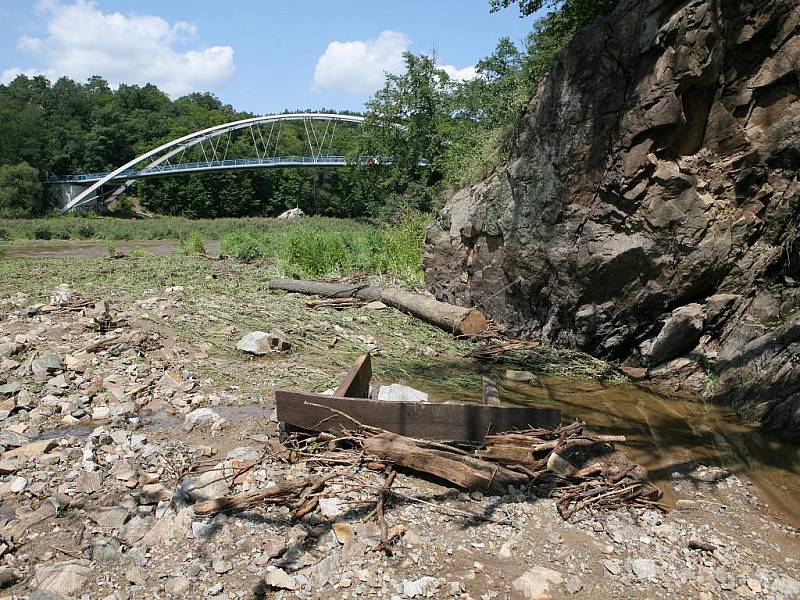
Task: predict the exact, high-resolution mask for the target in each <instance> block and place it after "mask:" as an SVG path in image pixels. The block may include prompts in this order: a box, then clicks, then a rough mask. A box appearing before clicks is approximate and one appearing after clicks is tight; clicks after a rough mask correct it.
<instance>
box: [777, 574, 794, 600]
mask: <svg viewBox="0 0 800 600" xmlns="http://www.w3.org/2000/svg"><path fill="white" fill-rule="evenodd" d="M771 591H772V592H777V593H779V594H783V595H784V596H786V597H788V598H793V597H796V596H798V595H800V581H797V579H794V578H793V577H789V576H788V575H782V576H780V577H778V578H777V579H775V581H773V582H772V590H771Z"/></svg>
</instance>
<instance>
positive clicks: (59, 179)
mask: <svg viewBox="0 0 800 600" xmlns="http://www.w3.org/2000/svg"><path fill="white" fill-rule="evenodd" d="M355 162H356V163H359V164H379V163H380V164H388V163H390V162H391V159H390V158H388V157H361V158H359V159H357V160H356V161H355ZM348 164H352V163H350V162H348V161H347V157H345V156H319V157H316V158H314V157H312V156H273V157H266V158H246V159H237V160H215V161H202V162H194V163H183V164H177V165H155V166H152V167H146V168H144V169H138V170H137V169H128V170H127V171H123V172H122V173H120V174H119V175H117V176H116V177H114V178H113V179H112V180H111V181H125V180H128V179H142V178H145V177H157V176H159V175H167V174H169V175H174V174H179V173H197V172H206V171H229V170H235V169H253V168H262V169H263V168H269V167H276V168H277V167H344V166H347V165H348ZM106 175H108V172H104V173H84V174H80V175H64V176H56V177H53V178H51V179H50V181H51V182H52V183H94V182H96V181H100V180H101V179H102V178H103V177H105V176H106Z"/></svg>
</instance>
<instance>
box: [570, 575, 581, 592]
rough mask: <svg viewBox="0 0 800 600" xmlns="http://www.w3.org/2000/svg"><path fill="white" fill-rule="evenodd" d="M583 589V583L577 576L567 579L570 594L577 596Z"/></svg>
mask: <svg viewBox="0 0 800 600" xmlns="http://www.w3.org/2000/svg"><path fill="white" fill-rule="evenodd" d="M582 589H583V582H582V581H581V580H580V579H579V578H578V577H577V576H575V575H570V577H569V578H568V579H567V591H568V592H569V593H570V594H577V593H578V592H580V591H581V590H582Z"/></svg>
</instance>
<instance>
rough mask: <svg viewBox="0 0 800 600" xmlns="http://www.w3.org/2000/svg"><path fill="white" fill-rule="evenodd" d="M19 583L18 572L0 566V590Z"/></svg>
mask: <svg viewBox="0 0 800 600" xmlns="http://www.w3.org/2000/svg"><path fill="white" fill-rule="evenodd" d="M17 581H19V571H17V570H16V569H12V568H11V567H5V566H0V590H2V589H3V588H7V587H11V586H12V585H14V584H15V583H17Z"/></svg>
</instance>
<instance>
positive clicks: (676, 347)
mask: <svg viewBox="0 0 800 600" xmlns="http://www.w3.org/2000/svg"><path fill="white" fill-rule="evenodd" d="M704 320H705V315H704V314H703V307H702V306H700V305H699V304H687V305H686V306H681V307H680V308H677V309H675V310H674V311H673V312H672V314H671V315H670V316H669V318H668V319H667V320H666V322H665V323H664V327H662V329H661V331H660V332H659V334H658V336H656V339H655V340H654V341H653V344H652V347H651V348H650V351H649V353H648V354H647V361H648V363H649V364H650V365H651V366H652V365H659V364H661V363H664V362H666V361H668V360H672V359H673V358H677V357H678V356H681V355H683V354H684V353H686V352H688V351H689V350H691V349H692V348H694V347H695V346H696V345H697V342H698V341H699V340H700V336H701V335H702V333H703V324H704Z"/></svg>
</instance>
